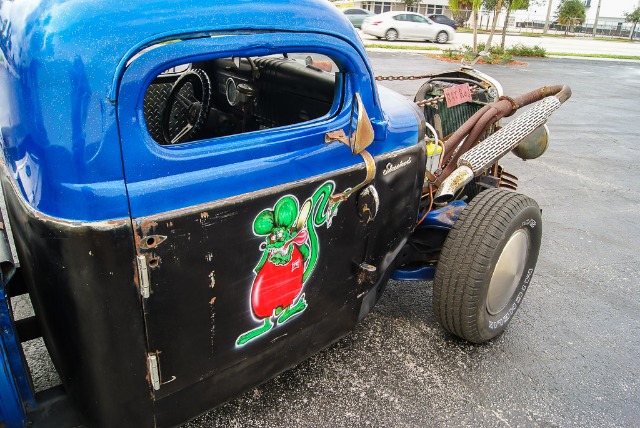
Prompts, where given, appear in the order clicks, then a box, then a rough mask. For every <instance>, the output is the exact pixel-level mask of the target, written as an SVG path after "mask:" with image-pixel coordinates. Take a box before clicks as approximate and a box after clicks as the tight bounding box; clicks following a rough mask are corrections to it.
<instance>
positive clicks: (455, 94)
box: [444, 83, 471, 108]
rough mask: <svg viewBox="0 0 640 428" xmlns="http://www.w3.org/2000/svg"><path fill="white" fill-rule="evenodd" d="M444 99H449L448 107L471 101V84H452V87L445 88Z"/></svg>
mask: <svg viewBox="0 0 640 428" xmlns="http://www.w3.org/2000/svg"><path fill="white" fill-rule="evenodd" d="M444 99H445V100H446V101H447V107H449V108H451V107H453V106H457V105H458V104H462V103H466V102H467V101H471V89H469V84H468V83H465V84H462V85H456V86H452V87H450V88H444Z"/></svg>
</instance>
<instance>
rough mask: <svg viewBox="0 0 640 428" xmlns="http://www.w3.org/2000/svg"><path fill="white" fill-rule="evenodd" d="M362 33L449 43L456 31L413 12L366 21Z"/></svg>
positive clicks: (382, 15) (384, 14) (390, 37)
mask: <svg viewBox="0 0 640 428" xmlns="http://www.w3.org/2000/svg"><path fill="white" fill-rule="evenodd" d="M362 32H363V33H365V34H370V35H372V36H375V37H377V38H379V39H382V38H385V39H387V40H389V41H394V40H430V41H435V42H438V43H447V42H448V41H450V40H453V38H454V37H455V34H456V31H455V30H454V29H453V28H451V27H449V26H448V25H443V24H438V23H436V22H433V21H432V20H430V19H429V18H427V17H425V16H422V15H420V14H418V13H413V12H385V13H381V14H379V15H374V16H372V17H369V18H367V19H365V20H364V22H363V23H362Z"/></svg>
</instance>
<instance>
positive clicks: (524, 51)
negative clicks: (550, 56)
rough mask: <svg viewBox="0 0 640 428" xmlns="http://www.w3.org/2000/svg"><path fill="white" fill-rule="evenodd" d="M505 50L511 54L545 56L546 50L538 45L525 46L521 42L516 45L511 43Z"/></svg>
mask: <svg viewBox="0 0 640 428" xmlns="http://www.w3.org/2000/svg"><path fill="white" fill-rule="evenodd" d="M506 52H507V53H508V54H510V55H513V56H537V57H545V56H546V54H547V51H546V49H545V48H543V47H542V46H539V45H535V46H526V45H523V44H522V43H518V44H517V45H513V46H511V47H509V48H508V49H507V50H506Z"/></svg>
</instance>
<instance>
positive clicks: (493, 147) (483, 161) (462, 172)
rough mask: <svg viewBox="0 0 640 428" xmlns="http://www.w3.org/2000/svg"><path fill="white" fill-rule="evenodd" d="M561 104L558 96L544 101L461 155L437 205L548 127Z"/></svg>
mask: <svg viewBox="0 0 640 428" xmlns="http://www.w3.org/2000/svg"><path fill="white" fill-rule="evenodd" d="M561 105H562V102H561V101H560V99H558V97H556V96H550V97H546V98H544V99H543V100H542V101H540V102H539V103H538V104H536V105H535V106H533V107H531V108H530V109H529V110H527V111H526V112H524V113H523V114H521V115H520V116H518V117H517V118H516V119H515V120H513V121H511V122H510V123H509V124H508V125H507V126H505V127H504V128H502V129H500V130H499V131H497V132H496V133H494V134H493V135H491V136H490V137H489V138H487V139H486V140H484V141H482V142H481V143H479V144H478V145H476V146H475V147H473V148H472V149H471V150H469V151H468V152H466V153H464V154H463V155H462V156H460V158H459V159H458V162H457V166H458V168H457V169H456V170H454V171H453V172H452V173H451V175H449V176H448V177H447V178H446V179H445V180H444V181H443V182H442V184H441V185H440V187H438V191H437V192H436V194H435V199H434V202H437V203H444V202H449V201H450V200H451V199H453V197H454V195H455V194H456V192H457V191H458V190H460V189H461V188H462V187H464V186H465V185H466V184H467V183H469V182H470V181H471V180H472V179H473V177H477V176H479V175H481V174H483V173H484V172H485V171H486V170H487V169H488V168H489V167H490V166H491V165H493V164H494V163H496V162H497V161H498V160H499V159H500V158H502V157H503V156H504V155H506V154H507V153H509V152H510V151H511V150H513V149H514V148H515V147H516V146H517V145H518V144H520V143H521V142H522V141H523V140H524V139H525V138H526V137H527V136H528V135H529V134H531V133H532V132H534V131H535V130H536V129H537V128H539V127H540V126H542V125H544V124H545V123H546V122H547V119H549V117H550V116H551V114H552V113H553V112H554V111H556V110H557V109H559V108H560V106H561Z"/></svg>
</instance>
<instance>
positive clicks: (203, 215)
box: [200, 211, 209, 218]
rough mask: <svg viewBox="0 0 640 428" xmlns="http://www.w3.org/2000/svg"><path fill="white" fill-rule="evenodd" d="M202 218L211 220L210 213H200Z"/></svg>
mask: <svg viewBox="0 0 640 428" xmlns="http://www.w3.org/2000/svg"><path fill="white" fill-rule="evenodd" d="M200 218H209V213H208V212H206V211H205V212H201V213H200Z"/></svg>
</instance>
